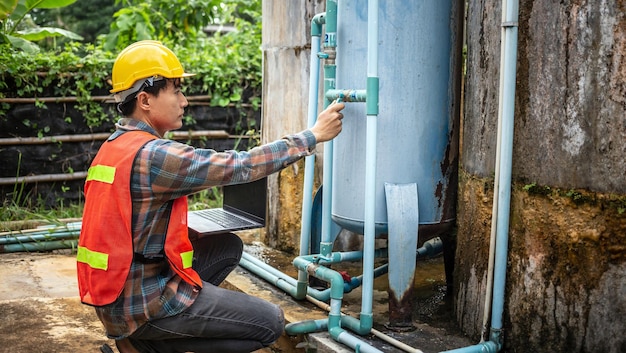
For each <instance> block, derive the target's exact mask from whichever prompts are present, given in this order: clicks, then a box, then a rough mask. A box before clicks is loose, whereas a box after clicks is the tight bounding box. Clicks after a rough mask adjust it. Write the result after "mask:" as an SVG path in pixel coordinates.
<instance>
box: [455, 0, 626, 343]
mask: <svg viewBox="0 0 626 353" xmlns="http://www.w3.org/2000/svg"><path fill="white" fill-rule="evenodd" d="M500 4H501V2H500V1H495V0H479V1H470V2H469V4H468V14H467V49H468V58H467V59H468V61H467V77H466V85H465V92H466V93H465V100H464V101H465V108H464V118H463V134H462V139H463V142H462V152H461V154H462V158H461V168H460V169H461V171H462V172H461V177H460V179H461V183H460V186H459V205H458V209H459V214H458V218H457V219H458V243H457V260H456V266H455V269H456V270H455V271H456V273H455V275H456V278H455V282H456V293H455V299H456V312H457V318H458V320H459V323H460V325H461V327H462V328H463V330H464V331H465V332H467V333H468V334H470V335H472V336H473V337H475V338H477V336H478V335H479V333H480V330H481V327H480V326H481V322H482V308H483V299H484V290H485V283H486V271H487V258H488V247H489V244H488V239H489V233H490V227H491V226H490V222H491V207H492V199H493V173H494V163H495V148H496V128H497V107H498V77H499V60H500V19H501V14H500V11H501V8H500ZM625 14H626V2H624V1H619V0H607V1H577V0H566V1H561V2H553V1H546V0H537V1H530V2H521V3H520V18H519V53H518V74H517V84H516V87H517V88H516V90H517V92H516V101H515V105H516V108H515V137H514V148H513V190H512V201H511V224H510V231H509V233H510V241H509V263H508V268H507V286H506V302H505V318H504V319H505V320H504V322H505V351H506V352H522V351H524V352H528V351H532V352H615V353H617V352H623V351H626V338H624V335H623V332H626V320H625V319H624V317H626V251H625V250H626V15H625Z"/></svg>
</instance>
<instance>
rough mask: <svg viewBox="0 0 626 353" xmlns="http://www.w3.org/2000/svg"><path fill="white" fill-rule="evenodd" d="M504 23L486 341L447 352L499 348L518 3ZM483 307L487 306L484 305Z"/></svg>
mask: <svg viewBox="0 0 626 353" xmlns="http://www.w3.org/2000/svg"><path fill="white" fill-rule="evenodd" d="M502 11H503V14H504V16H503V17H504V21H503V22H502V27H503V31H502V36H503V38H502V39H503V40H502V45H504V46H505V48H504V51H503V55H504V61H503V66H501V67H500V70H501V72H502V74H501V80H502V81H503V83H504V84H503V85H501V92H500V100H501V101H502V104H501V110H502V114H501V115H502V131H501V134H502V136H501V141H502V146H501V156H500V157H501V160H499V161H497V163H499V166H500V175H499V178H498V182H499V188H498V194H497V202H498V207H497V209H498V218H497V230H496V246H495V258H494V269H493V270H494V274H493V301H492V302H491V329H490V332H489V341H486V342H482V343H479V344H477V345H474V346H469V347H465V348H460V349H455V350H451V351H447V352H452V353H470V352H477V353H478V352H494V353H495V352H498V351H499V350H501V349H502V347H503V337H502V326H503V325H502V317H503V313H504V296H505V286H506V269H507V257H508V245H509V233H508V232H509V216H510V214H509V213H510V211H511V208H510V207H511V171H512V168H513V132H514V131H513V129H514V116H515V78H516V72H517V36H518V17H519V0H506V1H503V8H502ZM485 305H487V303H485Z"/></svg>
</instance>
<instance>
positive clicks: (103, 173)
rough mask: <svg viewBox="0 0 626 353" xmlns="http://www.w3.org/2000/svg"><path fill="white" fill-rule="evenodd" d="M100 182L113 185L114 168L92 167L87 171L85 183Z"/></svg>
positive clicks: (105, 166)
mask: <svg viewBox="0 0 626 353" xmlns="http://www.w3.org/2000/svg"><path fill="white" fill-rule="evenodd" d="M90 180H94V181H101V182H103V183H107V184H113V181H114V180H115V167H111V166H108V165H94V166H92V167H90V168H89V169H88V170H87V180H85V181H90Z"/></svg>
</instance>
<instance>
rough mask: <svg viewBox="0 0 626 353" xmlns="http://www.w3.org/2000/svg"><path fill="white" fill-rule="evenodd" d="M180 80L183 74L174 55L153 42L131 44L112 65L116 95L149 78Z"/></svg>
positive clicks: (185, 75)
mask: <svg viewBox="0 0 626 353" xmlns="http://www.w3.org/2000/svg"><path fill="white" fill-rule="evenodd" d="M157 76H160V77H165V78H181V77H189V76H193V74H189V73H185V70H183V66H182V65H181V64H180V61H179V60H178V58H177V57H176V55H175V54H174V53H173V52H172V51H171V50H170V49H168V48H167V47H166V46H164V45H163V44H162V43H161V42H159V41H155V40H142V41H139V42H136V43H133V44H131V45H129V46H128V47H126V48H125V49H124V50H122V51H121V52H120V54H119V55H118V56H117V59H115V63H113V77H112V80H113V89H112V90H111V93H118V92H121V91H125V90H127V89H130V88H132V87H133V84H134V83H135V82H137V80H141V79H144V78H149V77H157Z"/></svg>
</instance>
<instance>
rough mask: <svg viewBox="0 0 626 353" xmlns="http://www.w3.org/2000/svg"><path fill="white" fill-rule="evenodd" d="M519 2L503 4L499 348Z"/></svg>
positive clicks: (493, 335)
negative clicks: (503, 55)
mask: <svg viewBox="0 0 626 353" xmlns="http://www.w3.org/2000/svg"><path fill="white" fill-rule="evenodd" d="M518 7H519V2H518V0H507V1H506V10H505V11H506V20H505V22H504V23H503V24H502V25H503V26H504V27H505V31H504V35H505V36H506V43H505V45H506V49H505V55H506V56H505V63H504V67H503V68H501V70H504V76H503V80H504V83H505V85H504V86H503V92H502V95H501V99H502V149H501V154H502V160H501V161H500V168H501V170H500V180H499V185H500V190H499V193H498V222H497V233H496V254H495V266H494V287H493V303H492V308H491V332H490V339H491V340H493V341H494V342H496V343H498V344H499V345H501V344H502V342H501V338H502V337H501V330H502V316H503V312H504V295H505V284H506V268H507V257H508V240H509V239H508V237H509V233H508V232H509V213H510V205H511V171H512V166H513V125H514V124H513V123H514V116H515V82H516V80H515V78H516V70H517V26H518V24H517V21H518V13H519V10H518Z"/></svg>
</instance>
